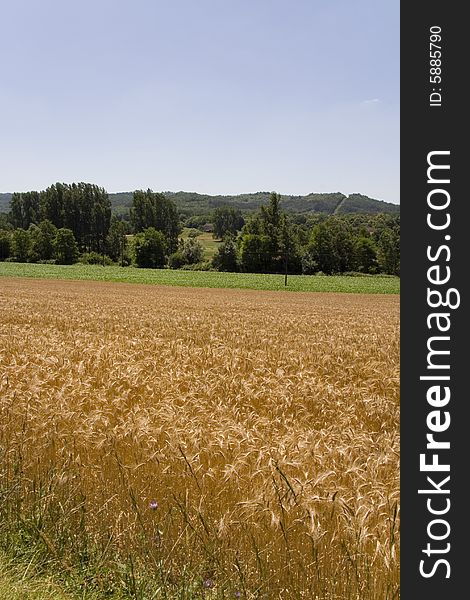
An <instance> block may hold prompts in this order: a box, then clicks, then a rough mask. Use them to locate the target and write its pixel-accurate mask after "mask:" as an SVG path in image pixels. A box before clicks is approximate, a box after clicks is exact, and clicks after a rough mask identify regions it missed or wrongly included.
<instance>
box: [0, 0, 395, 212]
mask: <svg viewBox="0 0 470 600" xmlns="http://www.w3.org/2000/svg"><path fill="white" fill-rule="evenodd" d="M0 22H1V24H2V32H1V35H0V56H1V59H0V192H7V191H24V190H28V189H43V188H45V187H47V186H48V185H50V184H51V183H53V182H55V181H64V182H72V181H87V182H91V183H97V184H99V185H102V186H104V187H105V188H106V189H107V190H108V191H110V192H116V191H128V190H133V189H136V188H147V187H151V188H153V189H154V190H158V191H162V190H172V191H178V190H185V191H197V192H203V193H209V194H217V193H219V194H235V193H245V192H255V191H271V190H276V191H278V192H281V193H292V194H307V193H310V192H336V191H341V192H344V193H346V194H349V193H354V192H361V193H364V194H367V195H369V196H372V197H374V198H379V199H382V200H386V201H390V202H399V1H398V0H166V1H163V0H14V1H13V0H11V1H9V2H7V1H6V0H0Z"/></svg>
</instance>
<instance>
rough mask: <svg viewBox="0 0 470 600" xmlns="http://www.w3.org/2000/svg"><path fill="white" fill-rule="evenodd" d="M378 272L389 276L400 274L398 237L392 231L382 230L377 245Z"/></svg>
mask: <svg viewBox="0 0 470 600" xmlns="http://www.w3.org/2000/svg"><path fill="white" fill-rule="evenodd" d="M377 259H378V261H379V267H380V270H381V271H383V272H384V273H389V274H390V275H399V274H400V237H399V235H398V234H397V233H396V232H395V231H393V230H392V229H384V230H383V231H382V233H381V235H380V238H379V241H378V244H377Z"/></svg>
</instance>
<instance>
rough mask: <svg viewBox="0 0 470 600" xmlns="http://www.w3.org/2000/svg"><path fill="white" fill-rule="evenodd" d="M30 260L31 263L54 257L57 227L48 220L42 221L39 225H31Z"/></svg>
mask: <svg viewBox="0 0 470 600" xmlns="http://www.w3.org/2000/svg"><path fill="white" fill-rule="evenodd" d="M29 232H30V236H31V258H32V260H33V261H38V260H50V259H52V258H53V257H54V240H55V238H56V236H57V227H56V226H55V225H53V224H52V223H51V222H50V221H49V220H47V219H46V220H44V221H41V222H40V223H39V225H31V226H30V228H29Z"/></svg>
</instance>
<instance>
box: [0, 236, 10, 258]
mask: <svg viewBox="0 0 470 600" xmlns="http://www.w3.org/2000/svg"><path fill="white" fill-rule="evenodd" d="M11 246H12V244H11V233H10V232H9V231H6V230H4V229H0V261H2V260H5V259H6V258H10V256H11V249H12V248H11Z"/></svg>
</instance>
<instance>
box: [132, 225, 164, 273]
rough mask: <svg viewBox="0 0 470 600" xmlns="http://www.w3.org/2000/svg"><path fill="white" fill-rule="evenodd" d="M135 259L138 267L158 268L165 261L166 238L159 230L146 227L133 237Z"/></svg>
mask: <svg viewBox="0 0 470 600" xmlns="http://www.w3.org/2000/svg"><path fill="white" fill-rule="evenodd" d="M134 252H135V261H136V264H137V266H138V267H145V268H151V269H158V268H160V267H163V266H164V264H165V261H166V252H167V246H166V240H165V236H164V235H163V233H162V232H161V231H157V230H156V229H155V228H154V227H148V228H147V229H146V230H145V231H144V232H142V233H138V234H137V235H136V236H135V237H134Z"/></svg>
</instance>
